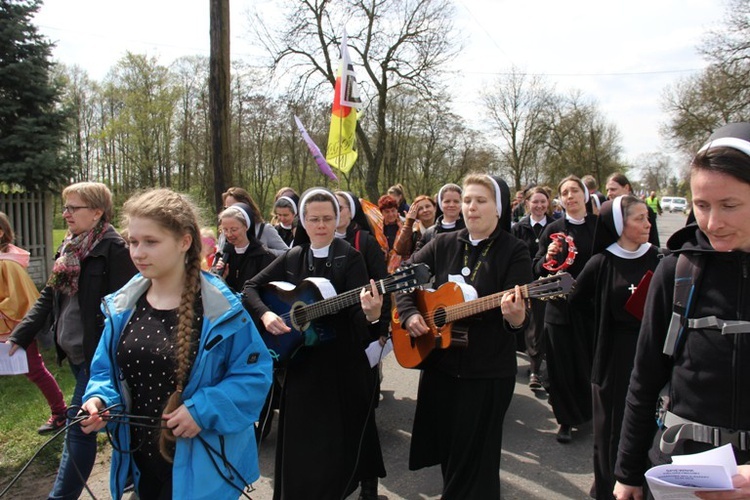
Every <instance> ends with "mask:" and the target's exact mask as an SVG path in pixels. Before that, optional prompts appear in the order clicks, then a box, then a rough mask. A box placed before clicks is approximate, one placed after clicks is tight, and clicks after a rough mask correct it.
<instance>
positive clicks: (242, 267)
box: [224, 240, 276, 293]
mask: <svg viewBox="0 0 750 500" xmlns="http://www.w3.org/2000/svg"><path fill="white" fill-rule="evenodd" d="M275 258H276V255H274V254H273V253H271V251H270V250H269V249H267V248H266V247H265V246H263V245H262V244H261V243H260V242H258V241H257V240H253V241H251V242H250V246H249V247H248V248H247V250H245V253H243V254H238V253H237V252H236V251H235V249H234V247H233V246H229V248H228V249H227V253H226V256H225V257H224V259H225V261H226V265H227V270H226V272H225V273H224V280H225V281H226V283H227V286H228V287H229V288H231V289H232V291H233V292H237V293H239V292H241V291H242V288H243V287H244V286H245V282H246V281H247V280H249V279H250V278H252V277H253V276H255V275H256V274H258V273H259V272H261V271H262V270H263V269H265V268H266V266H268V264H270V263H271V262H273V260H274V259H275Z"/></svg>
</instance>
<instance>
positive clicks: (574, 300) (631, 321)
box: [570, 246, 660, 384]
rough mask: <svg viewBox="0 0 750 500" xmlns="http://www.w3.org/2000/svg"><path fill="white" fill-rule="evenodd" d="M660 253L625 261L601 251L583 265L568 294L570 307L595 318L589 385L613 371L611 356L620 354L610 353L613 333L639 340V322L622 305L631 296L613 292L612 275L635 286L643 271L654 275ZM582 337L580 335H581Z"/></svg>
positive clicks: (597, 382) (652, 251) (655, 249)
mask: <svg viewBox="0 0 750 500" xmlns="http://www.w3.org/2000/svg"><path fill="white" fill-rule="evenodd" d="M659 258H660V255H659V251H658V249H657V248H656V247H654V246H651V249H650V250H649V251H648V252H647V253H646V254H645V255H644V256H642V257H640V258H638V259H634V260H627V259H623V258H620V257H617V256H615V255H612V254H611V253H610V252H607V251H604V252H601V253H598V254H596V255H594V256H593V257H592V258H591V260H589V261H588V262H587V263H586V266H585V267H584V268H583V271H581V273H580V274H579V275H578V278H577V279H576V286H575V288H574V289H573V291H572V292H571V294H570V304H571V305H572V306H573V307H574V308H575V309H577V310H578V311H579V312H580V313H581V314H589V315H590V314H592V313H593V316H594V327H595V329H596V330H595V331H594V332H589V335H591V337H592V339H591V342H592V343H593V345H594V362H593V366H592V372H591V381H592V382H593V383H595V384H600V383H601V382H602V380H603V378H604V372H605V371H606V370H607V369H608V368H610V367H612V365H613V360H612V358H613V357H614V356H620V355H621V354H622V353H615V352H612V346H613V339H612V336H613V335H614V334H615V333H624V332H630V333H632V334H633V343H635V339H637V337H638V329H639V327H640V321H639V320H638V319H636V318H635V317H634V316H632V315H630V313H628V312H627V311H625V302H626V301H627V295H628V294H630V292H629V291H628V290H627V289H625V290H615V287H616V285H617V284H621V283H619V281H617V280H616V278H615V274H616V272H617V276H618V277H620V276H621V275H622V274H631V275H632V276H631V277H630V278H631V279H630V280H628V281H629V283H631V284H635V285H638V283H639V282H640V280H641V278H642V277H643V275H644V274H646V271H653V270H654V269H656V266H657V264H658V263H659ZM581 333H583V332H581Z"/></svg>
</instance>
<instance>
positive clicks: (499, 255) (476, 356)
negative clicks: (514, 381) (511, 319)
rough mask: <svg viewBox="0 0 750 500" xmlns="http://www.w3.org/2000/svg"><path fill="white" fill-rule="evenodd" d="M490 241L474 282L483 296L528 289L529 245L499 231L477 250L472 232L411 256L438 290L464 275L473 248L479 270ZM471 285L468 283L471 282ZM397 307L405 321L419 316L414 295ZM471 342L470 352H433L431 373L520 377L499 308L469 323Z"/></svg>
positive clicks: (447, 236)
mask: <svg viewBox="0 0 750 500" xmlns="http://www.w3.org/2000/svg"><path fill="white" fill-rule="evenodd" d="M489 242H492V247H491V248H490V250H489V251H488V253H487V256H486V259H485V260H484V262H483V263H482V264H481V267H480V268H479V270H478V272H477V275H476V282H475V283H470V284H471V285H472V286H474V288H475V289H476V290H477V293H478V295H479V297H485V296H487V295H491V294H493V293H496V292H501V291H503V290H508V289H511V288H513V287H514V286H515V285H524V284H526V283H528V282H530V281H531V280H532V274H531V259H530V258H529V252H528V249H527V248H526V245H524V244H523V242H521V241H520V240H518V239H517V238H516V237H514V236H513V235H511V234H510V233H508V232H506V231H505V230H503V229H501V228H500V226H499V225H498V227H497V229H495V231H494V232H493V233H492V235H490V237H489V238H488V239H487V240H485V241H484V242H482V243H480V244H479V246H477V247H472V245H471V243H469V231H468V229H462V230H460V231H456V232H452V233H444V234H439V235H437V236H436V237H435V238H434V239H433V240H432V241H430V242H429V243H428V244H427V245H425V246H424V248H422V249H421V250H420V251H419V252H417V253H415V254H414V255H412V257H411V259H410V261H411V262H412V263H420V262H424V263H425V264H427V265H428V266H430V269H431V270H432V272H433V274H434V276H435V281H434V286H435V288H437V287H439V286H440V285H442V284H443V283H446V282H448V281H449V279H448V275H449V274H450V275H461V269H462V268H463V267H464V251H465V249H466V248H468V249H469V252H470V253H471V257H472V258H470V259H469V263H470V264H471V265H470V266H469V267H470V268H471V269H474V262H476V260H475V259H474V256H475V254H476V255H478V254H479V253H481V252H482V250H483V249H484V248H485V245H487V244H488V243H489ZM467 282H468V278H467ZM396 304H397V306H398V313H399V316H400V317H401V321H402V322H406V320H407V319H408V318H409V316H412V315H414V314H416V313H417V312H418V311H417V308H416V304H415V300H414V295H413V294H405V293H403V294H397V295H396ZM469 325H470V326H469V331H468V338H469V343H468V345H467V346H466V347H465V348H449V349H439V350H435V351H433V352H432V353H431V354H430V355H429V356H428V357H427V359H426V360H425V362H424V364H423V366H424V368H426V369H437V370H441V371H443V372H445V373H448V374H449V375H452V376H456V377H468V378H501V377H507V376H511V375H514V374H515V373H516V346H515V335H513V333H515V331H516V330H512V329H511V328H510V326H509V325H508V323H507V322H506V321H504V320H503V315H502V312H501V311H500V308H499V307H498V308H495V309H492V310H489V311H486V312H484V313H481V314H478V315H476V316H472V317H471V318H470V323H469Z"/></svg>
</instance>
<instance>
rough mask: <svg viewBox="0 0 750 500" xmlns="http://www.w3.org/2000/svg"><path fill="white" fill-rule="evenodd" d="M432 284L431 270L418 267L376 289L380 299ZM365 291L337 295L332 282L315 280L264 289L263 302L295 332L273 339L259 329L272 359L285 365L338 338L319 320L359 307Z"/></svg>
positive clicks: (390, 277)
mask: <svg viewBox="0 0 750 500" xmlns="http://www.w3.org/2000/svg"><path fill="white" fill-rule="evenodd" d="M429 280H430V268H429V266H427V264H415V265H412V266H408V267H403V268H401V269H399V270H397V271H396V272H394V273H392V274H390V275H388V276H387V277H385V278H383V279H382V280H379V281H376V282H375V286H376V287H377V289H378V290H379V291H380V294H381V295H385V294H387V293H393V292H399V291H404V290H409V289H412V288H414V287H417V286H420V285H422V284H424V283H427V282H428V281H429ZM367 286H370V285H367ZM362 288H364V287H358V288H356V289H354V290H350V291H348V292H345V293H340V294H338V293H336V290H335V289H334V288H333V285H332V284H331V282H330V281H328V280H327V279H325V278H315V277H311V278H306V279H304V280H302V282H301V283H300V284H299V285H297V286H296V287H295V286H294V285H292V284H291V283H287V282H285V281H274V282H271V283H269V284H267V285H265V286H263V287H262V288H261V289H260V290H259V293H260V298H261V299H262V300H263V302H264V303H265V304H266V305H267V306H268V308H269V309H271V310H272V311H273V312H275V313H276V314H278V315H279V316H280V317H281V319H283V320H284V322H285V323H286V325H287V326H288V327H289V328H291V329H292V331H291V332H287V333H284V334H281V335H273V334H271V333H269V332H267V331H266V330H265V329H264V328H263V325H262V323H261V324H260V325H259V327H260V328H259V329H260V334H261V337H263V341H264V342H265V343H266V347H268V351H269V352H270V353H271V357H272V358H273V359H275V360H276V361H279V362H284V361H287V360H289V359H291V358H292V357H294V355H295V354H296V353H297V351H298V350H299V349H300V348H301V347H303V346H314V345H317V344H320V343H324V342H328V341H330V340H332V339H333V338H335V337H336V334H335V332H334V331H333V330H332V329H331V327H330V325H329V324H326V322H325V321H316V320H319V319H320V318H323V317H324V316H329V315H331V314H335V313H337V312H339V311H340V310H342V309H344V308H346V307H349V306H353V305H355V304H358V303H359V301H360V299H359V294H360V291H361V290H362Z"/></svg>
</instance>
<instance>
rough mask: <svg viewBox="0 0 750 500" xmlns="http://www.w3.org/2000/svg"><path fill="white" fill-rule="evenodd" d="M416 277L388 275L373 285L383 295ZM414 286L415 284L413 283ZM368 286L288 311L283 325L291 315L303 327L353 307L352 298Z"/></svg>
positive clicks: (289, 319)
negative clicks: (349, 306)
mask: <svg viewBox="0 0 750 500" xmlns="http://www.w3.org/2000/svg"><path fill="white" fill-rule="evenodd" d="M413 276H416V274H414V273H411V274H407V275H401V274H399V275H390V276H387V277H385V278H383V279H382V280H379V281H376V282H375V285H376V288H378V290H381V293H382V289H385V293H390V291H389V290H388V288H389V287H390V286H391V285H393V284H394V283H399V282H401V281H405V279H406V280H408V278H410V277H413ZM379 283H382V285H383V287H382V289H381V287H378V286H377V285H378V284H379ZM415 285H416V283H415ZM368 286H370V285H369V284H368V285H365V286H364V287H360V288H355V289H354V290H349V291H348V292H344V293H342V294H339V295H337V296H335V297H330V298H328V299H324V300H322V301H320V302H315V303H313V304H307V305H304V306H302V307H300V308H298V309H293V310H290V311H287V312H285V313H284V314H282V315H280V316H281V319H283V320H284V322H285V323H289V322H291V319H292V314H293V313H294V314H295V317H296V319H298V320H299V322H298V323H297V324H299V325H304V324H306V323H308V322H309V321H312V320H314V319H317V318H319V317H321V316H327V315H329V314H333V313H335V312H337V311H339V310H340V309H342V308H343V307H346V306H347V305H353V304H356V303H357V300H354V301H352V299H353V298H355V297H357V298H358V297H359V294H360V293H361V291H362V288H366V287H368ZM308 318H309V319H308Z"/></svg>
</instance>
